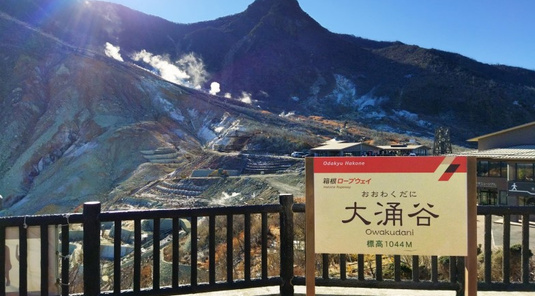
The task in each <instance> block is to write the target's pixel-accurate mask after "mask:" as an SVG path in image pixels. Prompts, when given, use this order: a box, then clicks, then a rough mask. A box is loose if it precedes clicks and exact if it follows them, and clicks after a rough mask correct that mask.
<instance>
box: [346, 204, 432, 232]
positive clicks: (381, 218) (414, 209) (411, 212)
mask: <svg viewBox="0 0 535 296" xmlns="http://www.w3.org/2000/svg"><path fill="white" fill-rule="evenodd" d="M406 204H407V203H404V204H403V206H402V203H401V202H386V203H383V202H377V203H376V204H375V206H374V207H373V209H368V207H366V206H359V205H358V203H357V202H356V201H355V202H353V205H350V206H347V207H345V209H346V211H348V212H350V213H349V215H348V217H349V218H348V219H345V220H342V223H350V222H359V221H360V222H359V223H364V224H365V225H370V224H372V221H373V222H375V223H376V224H377V225H384V226H386V225H390V226H403V219H416V226H431V222H432V220H433V219H437V218H439V217H440V215H438V214H436V209H433V208H434V207H435V206H434V205H433V204H430V203H413V204H412V205H409V206H408V207H409V209H407V210H406V211H404V207H407V205H406ZM356 218H358V219H356Z"/></svg>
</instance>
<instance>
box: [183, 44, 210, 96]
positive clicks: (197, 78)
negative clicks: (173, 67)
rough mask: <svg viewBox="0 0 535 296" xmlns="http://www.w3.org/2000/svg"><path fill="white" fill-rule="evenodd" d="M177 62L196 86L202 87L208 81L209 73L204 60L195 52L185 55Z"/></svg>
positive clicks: (197, 87)
mask: <svg viewBox="0 0 535 296" xmlns="http://www.w3.org/2000/svg"><path fill="white" fill-rule="evenodd" d="M177 64H178V65H179V66H180V68H181V69H183V70H184V71H185V72H186V73H188V75H189V76H190V77H191V79H190V83H191V84H192V85H193V87H194V88H196V89H200V88H201V87H202V84H203V83H204V82H206V77H207V76H208V74H207V73H206V71H205V70H204V62H203V61H202V60H201V59H200V58H197V57H196V56H195V54H193V53H189V54H186V55H183V56H182V57H181V58H180V59H179V60H178V61H177Z"/></svg>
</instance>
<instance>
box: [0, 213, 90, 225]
mask: <svg viewBox="0 0 535 296" xmlns="http://www.w3.org/2000/svg"><path fill="white" fill-rule="evenodd" d="M82 222H83V215H82V214H61V215H42V216H41V215H39V216H37V215H31V216H9V217H0V226H3V227H10V226H20V225H25V226H40V225H43V224H44V225H62V224H70V223H82Z"/></svg>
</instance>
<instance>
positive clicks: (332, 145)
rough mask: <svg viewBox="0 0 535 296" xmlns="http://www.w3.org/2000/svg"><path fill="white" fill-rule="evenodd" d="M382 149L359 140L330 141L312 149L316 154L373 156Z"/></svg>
mask: <svg viewBox="0 0 535 296" xmlns="http://www.w3.org/2000/svg"><path fill="white" fill-rule="evenodd" d="M379 151H380V149H379V148H378V147H377V146H373V145H370V144H366V143H362V142H358V143H344V142H336V141H329V142H326V143H325V144H324V145H321V146H318V147H316V148H312V149H310V152H311V153H312V154H313V155H314V156H372V155H378V154H379Z"/></svg>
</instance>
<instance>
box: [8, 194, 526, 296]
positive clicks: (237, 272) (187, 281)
mask: <svg viewBox="0 0 535 296" xmlns="http://www.w3.org/2000/svg"><path fill="white" fill-rule="evenodd" d="M304 211H305V207H304V205H303V204H294V203H293V197H292V196H291V195H281V196H280V204H271V205H255V206H239V207H218V208H201V209H176V210H149V211H121V212H101V210H100V204H99V203H86V204H84V211H83V213H77V214H68V215H47V216H25V217H5V218H0V254H5V256H0V264H1V265H4V266H6V267H7V266H12V267H14V268H13V270H16V269H17V268H18V272H17V274H16V275H15V274H13V272H12V271H11V270H9V269H7V268H6V269H0V294H1V295H9V293H15V294H17V293H18V294H20V295H31V294H32V293H34V294H36V295H56V294H60V295H73V294H77V293H82V292H83V294H84V295H106V294H117V295H119V294H120V295H177V294H186V293H197V292H208V291H221V290H232V289H241V288H248V287H262V286H280V293H281V295H293V294H294V289H293V286H294V285H304V284H305V279H304V276H303V273H302V272H301V271H300V266H301V265H304V262H302V260H303V258H302V256H301V255H302V254H304V252H303V245H302V244H301V242H302V241H303V235H304V234H303V233H304V231H303V229H302V228H303V227H304V224H303V221H304V219H300V218H301V217H300V216H303V215H302V213H304ZM533 213H535V207H495V206H479V207H478V215H480V216H479V217H480V218H481V219H483V221H484V230H485V232H484V243H483V245H482V246H481V251H482V255H481V258H482V262H481V263H480V264H481V270H482V273H481V276H480V282H479V284H478V289H480V290H497V291H506V290H517V291H527V290H531V291H533V290H535V283H534V279H533V270H534V268H533V266H532V265H533V263H532V261H531V260H530V257H531V251H530V250H529V239H530V234H529V229H530V224H529V215H530V214H533ZM517 216H518V217H521V218H522V219H521V221H522V222H521V226H516V223H515V222H514V221H513V222H512V221H511V220H512V219H511V217H513V218H514V217H517ZM493 217H503V222H501V223H502V224H503V227H502V228H500V229H503V241H502V242H503V250H509V249H511V247H513V246H512V245H511V240H512V232H511V225H513V224H514V225H515V226H514V227H520V228H521V244H520V245H521V246H520V250H519V252H520V255H519V256H518V254H516V253H515V254H512V253H510V252H503V251H502V253H501V254H498V253H499V252H498V251H499V250H498V249H496V248H493V245H492V231H493V228H492V226H493V224H494V225H498V224H496V223H493ZM513 220H515V219H513ZM125 225H131V227H132V228H133V230H132V229H125V228H124V227H125ZM294 225H295V226H296V227H295V228H294ZM76 226H77V227H83V237H82V238H80V235H79V234H78V235H77V233H76V232H75V231H74V230H75V229H76ZM56 227H57V228H58V231H57V233H58V235H59V237H58V238H57V239H56V241H57V242H59V247H58V250H57V256H55V257H54V256H50V254H51V253H52V254H55V251H56V250H55V246H53V245H52V246H51V245H49V242H50V241H51V239H50V238H51V237H52V238H54V237H55V233H56V231H55V228H56ZM10 229H15V230H17V231H16V232H18V234H17V237H16V238H12V237H11V234H9V233H10V232H9V231H8V230H10ZM30 229H33V230H37V231H36V232H37V233H38V234H37V235H35V234H30V233H31V232H30V231H29V230H30ZM185 232H186V233H187V234H184V233H185ZM36 237H37V239H36ZM13 239H15V243H16V244H17V247H16V249H17V251H16V253H17V256H16V260H18V264H15V263H16V262H15V261H16V260H12V259H11V258H15V257H14V255H13V252H12V251H11V253H10V254H9V255H8V254H7V251H8V249H9V248H8V246H7V245H8V244H7V243H8V242H10V243H11V245H10V246H13V244H12V240H13ZM35 240H37V241H38V242H39V243H37V246H38V247H37V250H38V251H37V253H38V255H35V254H33V253H32V251H31V250H34V249H33V246H32V244H33V243H34V242H35ZM77 240H80V241H82V242H83V243H82V245H83V262H80V265H78V266H77V268H74V267H75V265H76V264H77V259H76V256H75V253H76V251H73V250H72V249H73V244H75V243H76V241H77ZM107 240H110V241H111V242H112V243H111V245H110V248H111V249H112V250H113V251H112V253H113V255H111V256H109V257H110V259H109V260H106V259H102V255H103V252H102V250H103V247H105V246H104V245H103V244H102V241H107ZM52 241H54V239H52ZM125 245H133V247H132V250H133V251H132V252H130V253H127V254H125V252H124V247H125ZM517 249H518V248H517ZM498 255H499V256H501V258H502V259H501V260H502V261H501V262H502V265H501V266H502V268H501V270H500V273H501V274H499V275H496V272H495V268H494V267H493V266H495V265H496V261H497V260H496V259H497V257H498ZM35 256H37V257H38V259H37V260H35ZM518 258H519V259H518ZM518 260H520V264H517V263H515V262H516V261H518ZM316 261H317V264H316V265H317V276H316V285H318V286H341V287H350V286H351V287H375V288H397V289H433V290H455V291H457V294H458V295H461V294H463V293H464V288H463V282H464V278H463V277H464V272H463V270H464V258H462V257H451V258H442V257H436V256H433V257H430V258H424V257H420V256H411V257H410V258H403V257H401V256H393V257H392V262H391V263H390V262H386V261H390V257H385V256H381V255H374V256H367V255H363V254H358V255H348V254H341V255H325V254H323V255H322V254H319V255H317V260H316ZM423 261H426V264H427V265H428V266H429V267H428V268H426V269H425V270H424V269H422V268H421V266H422V262H423ZM498 261H499V260H498ZM513 261H514V262H513ZM37 262H39V263H37ZM82 263H83V264H82ZM56 265H57V266H59V270H58V272H57V275H56V273H55V272H54V270H53V269H51V268H50V267H51V266H56ZM164 265H165V266H164ZM409 265H410V266H411V267H412V268H411V269H410V270H408V269H407V266H409ZM498 265H499V264H498ZM80 266H83V281H81V280H80V279H79V277H77V276H76V272H73V270H75V271H77V272H78V271H80V270H81V268H80ZM15 267H17V268H15ZM517 267H518V268H517ZM444 268H446V270H444ZM517 269H520V270H517ZM33 270H38V273H39V274H38V275H37V276H35V274H33V273H32V272H33ZM333 270H334V271H333ZM10 273H12V274H11V275H10ZM407 273H408V274H407ZM104 277H107V278H109V279H111V280H104ZM14 278H18V281H17V282H15V280H14ZM56 278H57V279H56ZM50 279H52V282H53V283H52V286H53V287H52V289H51V280H50ZM8 281H9V282H8ZM35 281H37V282H38V284H35V283H34V282H35ZM30 282H31V284H30ZM6 284H9V285H6ZM35 286H37V288H36V287H35Z"/></svg>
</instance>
